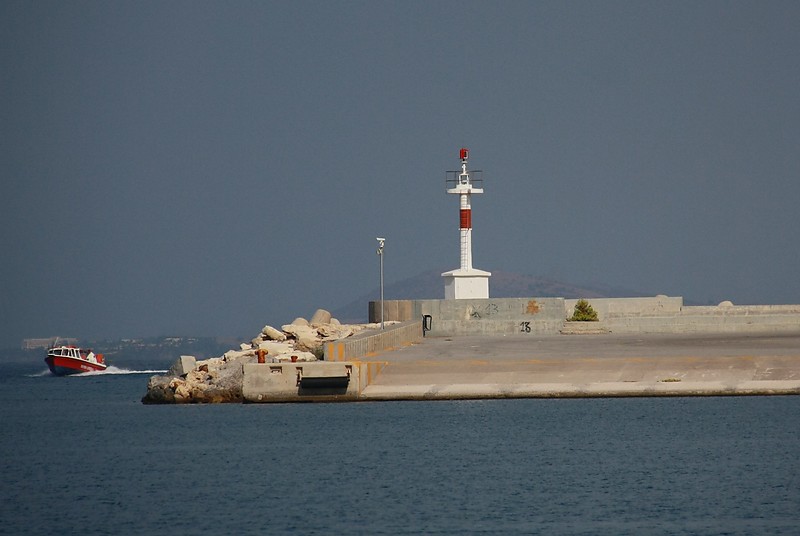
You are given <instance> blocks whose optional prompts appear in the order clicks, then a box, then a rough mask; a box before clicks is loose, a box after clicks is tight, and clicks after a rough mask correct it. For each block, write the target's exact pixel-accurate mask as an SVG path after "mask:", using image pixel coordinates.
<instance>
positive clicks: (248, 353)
mask: <svg viewBox="0 0 800 536" xmlns="http://www.w3.org/2000/svg"><path fill="white" fill-rule="evenodd" d="M255 355H256V352H255V350H253V349H252V348H251V349H249V350H240V351H236V350H228V351H227V352H225V354H224V355H223V356H222V358H223V359H225V361H235V360H237V359H243V358H246V357H254V356H255Z"/></svg>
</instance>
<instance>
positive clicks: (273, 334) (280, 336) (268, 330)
mask: <svg viewBox="0 0 800 536" xmlns="http://www.w3.org/2000/svg"><path fill="white" fill-rule="evenodd" d="M261 334H262V335H263V336H265V337H266V338H267V339H269V340H271V341H285V340H286V334H285V333H283V332H282V331H279V330H277V329H275V328H273V327H272V326H264V329H262V330H261Z"/></svg>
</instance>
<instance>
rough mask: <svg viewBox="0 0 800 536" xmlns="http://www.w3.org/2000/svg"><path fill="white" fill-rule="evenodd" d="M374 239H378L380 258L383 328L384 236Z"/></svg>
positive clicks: (382, 324) (382, 327)
mask: <svg viewBox="0 0 800 536" xmlns="http://www.w3.org/2000/svg"><path fill="white" fill-rule="evenodd" d="M376 240H377V241H378V251H377V253H378V257H379V258H380V264H381V329H384V322H383V246H384V243H385V242H386V239H385V238H382V237H380V236H379V237H377V238H376Z"/></svg>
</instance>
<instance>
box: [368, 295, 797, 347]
mask: <svg viewBox="0 0 800 536" xmlns="http://www.w3.org/2000/svg"><path fill="white" fill-rule="evenodd" d="M577 301H578V300H575V299H569V300H565V299H563V298H498V299H493V298H489V299H484V300H391V301H385V302H384V313H385V317H386V320H387V321H391V320H399V321H404V322H410V323H413V322H420V323H421V322H422V319H423V317H425V316H427V317H428V318H427V322H428V323H429V325H430V330H429V331H427V332H426V335H428V336H434V337H435V336H451V335H469V334H498V335H501V334H502V335H510V334H514V333H533V334H555V333H579V332H585V331H586V330H576V329H574V326H568V327H569V329H566V328H565V321H566V319H567V318H568V317H569V316H571V315H572V313H573V311H574V308H575V303H576V302H577ZM588 302H589V304H590V305H591V306H592V308H593V309H594V310H595V311H597V313H598V318H599V319H600V322H599V323H597V324H596V325H595V327H596V328H597V329H596V330H595V331H597V330H603V331H610V332H613V333H751V332H752V333H763V332H772V333H796V332H798V331H800V305H727V306H725V305H720V306H714V307H690V306H684V305H683V298H682V297H680V296H663V295H661V296H655V297H641V298H592V299H589V300H588ZM379 318H380V302H370V321H371V322H378V321H380V320H379ZM569 324H572V323H569ZM601 328H602V329H601Z"/></svg>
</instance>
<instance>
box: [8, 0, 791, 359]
mask: <svg viewBox="0 0 800 536" xmlns="http://www.w3.org/2000/svg"><path fill="white" fill-rule="evenodd" d="M799 26H800V3H798V2H794V1H788V2H781V1H769V2H762V1H750V2H740V1H724V2H719V1H713V0H711V1H704V2H696V1H687V2H683V1H672V2H659V1H622V2H620V1H604V2H589V1H563V2H561V1H548V2H533V1H501V2H470V1H458V2H454V1H436V2H429V1H413V0H410V1H402V2H399V1H398V2H388V1H381V0H369V1H363V2H361V1H341V2H323V1H314V2H309V1H302V0H300V1H285V2H269V1H259V2H256V1H252V2H251V1H235V2H221V1H220V2H211V1H204V0H192V1H181V0H170V1H169V2H160V1H158V2H157V1H116V2H106V1H74V2H61V1H53V2H50V1H28V0H24V1H17V0H5V1H4V2H2V3H0V84H1V85H0V92H1V94H2V98H1V99H0V163H1V164H2V166H1V167H0V174H2V177H1V179H2V180H1V181H0V196H2V200H3V210H2V212H0V285H1V287H0V300H2V304H1V305H0V320H1V321H0V346H5V347H9V346H17V345H19V343H20V341H21V340H22V339H23V338H29V337H49V336H56V335H58V336H62V337H77V338H80V339H101V338H119V337H148V336H160V335H170V336H180V335H184V336H236V337H243V338H246V339H247V340H249V338H251V337H252V336H254V335H255V334H256V333H257V332H258V331H259V330H260V329H261V328H262V327H263V326H264V325H265V324H272V325H277V326H279V325H281V324H285V323H288V322H290V321H291V320H292V319H294V318H295V317H297V316H302V317H305V318H309V317H310V316H311V315H312V314H313V313H314V311H315V310H316V309H317V308H324V309H328V310H333V309H336V308H337V307H340V306H342V305H345V304H347V303H349V302H351V301H352V300H353V299H355V297H357V296H360V295H363V294H365V293H368V292H371V291H373V290H374V292H375V297H376V299H377V297H378V290H377V289H378V284H379V259H378V257H377V255H376V251H375V250H376V246H377V242H376V240H375V238H376V237H378V236H382V237H385V238H386V246H385V254H384V277H385V281H386V284H387V285H389V284H391V283H392V282H396V281H400V280H403V279H407V278H410V277H413V276H414V275H416V274H419V273H421V272H425V271H427V270H430V269H435V268H443V269H445V270H446V269H453V268H457V267H458V264H459V250H458V248H459V243H458V236H459V233H458V222H459V220H458V198H457V197H456V196H452V195H447V194H446V193H445V171H447V170H453V169H457V168H458V166H459V160H458V150H459V148H461V147H468V148H469V149H470V163H469V165H470V168H471V169H482V170H483V171H484V192H485V193H484V194H482V195H479V196H474V197H473V200H472V201H473V202H472V211H473V215H472V223H473V227H474V229H473V261H474V262H473V263H474V266H475V267H476V268H478V269H483V270H488V271H492V270H502V271H509V272H516V273H520V274H528V275H542V276H547V277H552V278H556V279H559V280H562V281H565V282H571V283H574V284H585V283H592V282H594V283H602V284H604V285H612V286H618V287H624V288H628V289H636V290H639V291H642V292H646V293H652V294H668V295H671V296H684V297H685V298H686V299H691V300H694V301H696V302H700V303H714V304H716V303H718V302H720V301H722V300H731V301H733V302H734V303H735V304H781V303H791V304H797V303H800V276H798V274H800V254H798V244H800V230H799V229H800V225H798V206H797V205H798V201H800V180H799V179H800V32H798V31H797V28H798V27H799ZM490 292H491V280H490ZM443 296H444V284H443V285H442V295H441V296H431V298H442V297H443ZM386 298H387V299H390V298H402V296H390V295H387V296H386ZM366 314H367V304H366V303H365V304H364V316H365V318H366Z"/></svg>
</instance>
